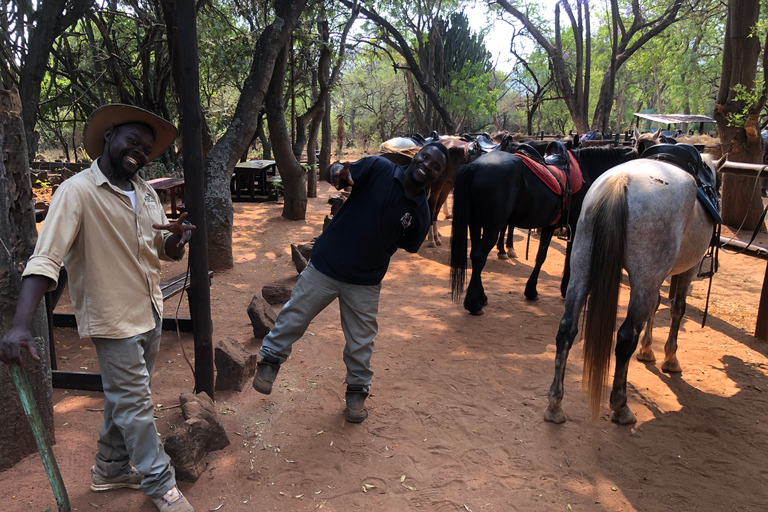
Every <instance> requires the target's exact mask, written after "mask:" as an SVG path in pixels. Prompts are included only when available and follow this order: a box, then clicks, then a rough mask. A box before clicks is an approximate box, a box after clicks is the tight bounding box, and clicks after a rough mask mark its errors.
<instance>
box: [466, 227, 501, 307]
mask: <svg viewBox="0 0 768 512" xmlns="http://www.w3.org/2000/svg"><path fill="white" fill-rule="evenodd" d="M480 230H481V228H480V226H470V228H469V235H470V239H471V240H472V248H471V249H470V251H469V259H470V260H471V261H472V277H471V278H470V279H469V285H468V286H467V293H466V296H465V297H464V307H465V308H466V310H467V311H469V312H470V313H472V314H473V315H482V314H483V306H485V305H486V304H488V297H487V296H486V295H485V290H484V289H483V281H482V278H481V274H482V272H483V267H485V262H486V261H487V260H488V253H490V252H491V249H493V246H494V244H495V243H496V240H498V237H499V230H498V228H495V227H494V228H486V229H483V230H482V232H483V233H482V237H481V235H480Z"/></svg>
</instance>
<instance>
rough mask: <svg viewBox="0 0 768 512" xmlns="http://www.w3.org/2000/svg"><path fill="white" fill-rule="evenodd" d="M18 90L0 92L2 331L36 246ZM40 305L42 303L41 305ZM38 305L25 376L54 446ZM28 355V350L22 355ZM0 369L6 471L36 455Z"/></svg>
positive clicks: (44, 328) (0, 449) (1, 456)
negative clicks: (35, 339) (33, 342)
mask: <svg viewBox="0 0 768 512" xmlns="http://www.w3.org/2000/svg"><path fill="white" fill-rule="evenodd" d="M24 128H25V127H24V122H23V121H22V116H21V100H20V98H19V93H18V91H17V90H15V89H14V90H10V91H9V90H0V154H2V155H4V158H2V159H0V241H2V247H0V332H2V333H5V332H7V331H8V329H9V328H10V327H11V324H12V322H13V316H14V313H15V312H16V302H17V300H18V298H19V286H20V284H21V273H22V270H23V269H24V265H25V264H26V262H27V260H28V259H29V257H30V256H31V255H32V251H33V250H34V248H35V243H36V242H37V230H36V228H35V211H34V202H33V200H32V186H31V183H30V179H29V165H28V163H27V142H26V137H25V135H24ZM42 304H44V303H42ZM42 304H41V306H40V307H38V310H37V313H36V314H35V317H34V320H33V325H32V328H33V334H34V335H35V336H36V337H39V338H40V339H42V340H43V343H40V344H38V347H37V350H38V354H40V362H39V363H37V362H35V361H32V359H31V358H25V364H24V369H25V370H26V372H27V377H28V378H29V381H30V384H31V385H32V390H33V392H34V395H35V402H36V403H37V407H38V410H39V411H40V415H41V416H42V418H43V424H44V425H45V430H46V433H47V434H48V438H49V439H50V440H51V443H53V442H54V440H55V439H54V429H53V390H52V389H51V367H50V357H49V355H48V322H47V315H46V313H45V308H44V307H43V305H42ZM22 353H23V354H26V351H22ZM0 366H3V369H0V403H2V404H3V428H1V429H0V471H4V470H6V469H8V468H10V467H12V466H13V465H14V464H16V463H17V462H19V461H20V460H21V459H22V458H24V457H25V456H27V455H29V454H30V453H35V452H37V445H36V443H35V438H34V436H33V435H32V430H31V429H30V427H29V423H28V422H27V418H26V416H25V415H24V410H23V409H22V407H21V401H20V399H19V395H18V393H17V391H16V387H15V386H14V384H13V381H12V380H11V376H10V373H9V372H8V371H7V369H5V368H4V366H5V365H0Z"/></svg>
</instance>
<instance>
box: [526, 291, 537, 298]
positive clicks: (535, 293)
mask: <svg viewBox="0 0 768 512" xmlns="http://www.w3.org/2000/svg"><path fill="white" fill-rule="evenodd" d="M525 298H526V299H528V300H537V299H538V298H539V292H533V293H529V292H525Z"/></svg>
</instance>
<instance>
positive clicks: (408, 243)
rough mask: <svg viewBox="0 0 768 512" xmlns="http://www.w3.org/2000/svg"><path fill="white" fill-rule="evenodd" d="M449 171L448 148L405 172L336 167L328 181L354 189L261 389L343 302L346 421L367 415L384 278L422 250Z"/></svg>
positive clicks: (268, 345) (280, 330) (306, 280)
mask: <svg viewBox="0 0 768 512" xmlns="http://www.w3.org/2000/svg"><path fill="white" fill-rule="evenodd" d="M447 166H448V150H447V149H446V148H445V146H443V145H442V144H439V143H432V144H428V145H426V146H424V147H423V148H422V149H421V151H419V153H418V154H416V156H415V157H413V160H412V161H411V163H410V164H409V165H408V166H407V167H401V166H398V165H395V164H394V163H392V162H390V161H389V160H387V159H385V158H382V157H366V158H363V159H361V160H358V161H357V162H354V163H352V164H350V163H349V162H347V163H345V164H343V165H342V164H341V163H338V162H337V163H334V164H331V166H330V167H329V168H328V171H329V178H328V181H329V183H331V184H332V185H334V186H335V187H336V188H337V189H340V188H343V187H346V186H351V187H352V191H351V193H350V195H349V198H348V199H347V200H346V201H345V202H344V205H343V206H342V207H341V209H340V210H339V211H338V212H337V213H336V215H334V217H333V220H332V221H331V222H330V224H328V226H327V227H326V228H325V230H324V231H323V233H322V234H321V235H320V237H318V239H317V241H315V245H314V246H313V248H312V257H311V258H310V261H309V264H308V265H307V267H306V268H305V269H304V270H303V271H302V273H301V275H300V276H299V280H298V282H297V283H296V286H295V287H294V289H293V292H292V293H291V298H290V300H289V301H288V302H286V304H285V306H283V309H282V310H281V311H280V314H279V315H278V316H277V321H276V322H275V327H274V328H273V329H272V330H271V331H270V332H269V334H267V335H266V336H265V337H264V339H263V340H262V345H261V350H260V351H259V353H260V355H261V360H260V361H259V363H258V365H257V370H256V377H255V378H254V380H253V387H254V389H256V391H258V392H259V393H264V394H267V395H268V394H270V393H271V392H272V383H273V382H274V381H275V378H276V377H277V372H278V370H279V369H280V365H281V364H282V363H283V362H284V361H285V360H286V358H287V357H288V356H289V355H290V354H291V346H292V345H293V343H294V342H295V341H296V340H298V339H299V338H301V337H302V336H303V335H304V332H306V330H307V327H309V323H310V322H311V321H312V319H313V318H315V316H317V315H318V314H319V313H320V312H321V311H322V310H323V309H325V307H326V306H328V304H330V303H331V302H332V301H333V300H334V299H336V298H338V299H339V309H340V310H341V328H342V331H343V332H344V338H345V339H346V344H345V347H344V363H345V364H346V366H347V376H346V383H347V392H346V402H347V408H346V411H345V417H346V419H347V421H350V422H352V423H360V422H362V421H363V420H365V418H367V417H368V411H367V410H366V409H365V406H364V404H365V399H366V398H367V397H368V390H369V388H370V386H371V377H372V376H373V372H372V371H371V369H370V365H371V355H372V354H373V339H374V337H375V336H376V333H377V331H378V324H377V323H376V315H377V313H378V310H379V292H380V290H381V280H382V279H383V278H384V274H386V272H387V267H388V266H389V259H390V257H391V256H392V255H393V254H394V253H395V251H396V250H397V249H399V248H402V249H405V250H406V251H408V252H414V253H415V252H416V251H418V250H419V247H420V246H421V243H422V242H423V241H424V238H425V237H426V236H427V231H428V229H429V225H430V223H431V218H430V214H429V207H428V205H427V196H426V192H425V189H426V187H427V186H428V185H429V184H430V183H431V182H432V181H434V180H435V179H437V177H438V176H440V174H442V173H443V172H444V171H445V169H446V168H447Z"/></svg>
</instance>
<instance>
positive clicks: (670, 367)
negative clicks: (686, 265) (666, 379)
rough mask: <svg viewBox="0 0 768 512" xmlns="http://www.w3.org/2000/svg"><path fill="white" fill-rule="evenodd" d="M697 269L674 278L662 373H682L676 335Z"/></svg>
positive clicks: (695, 267)
mask: <svg viewBox="0 0 768 512" xmlns="http://www.w3.org/2000/svg"><path fill="white" fill-rule="evenodd" d="M697 268H698V265H697V266H694V267H693V268H691V269H688V270H686V271H685V272H683V273H682V274H678V275H677V276H675V277H677V280H676V282H675V284H676V286H675V298H674V299H673V300H672V307H671V308H670V309H671V310H670V313H671V315H672V323H671V324H670V326H669V337H668V338H667V343H666V344H665V345H664V362H663V363H662V364H661V371H663V372H667V373H681V372H682V371H683V369H682V368H681V367H680V363H679V362H678V360H677V333H678V331H679V330H680V322H681V321H682V319H683V315H684V314H685V306H686V297H687V295H688V286H689V285H690V284H691V280H692V279H693V275H694V274H695V273H696V269H697Z"/></svg>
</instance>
